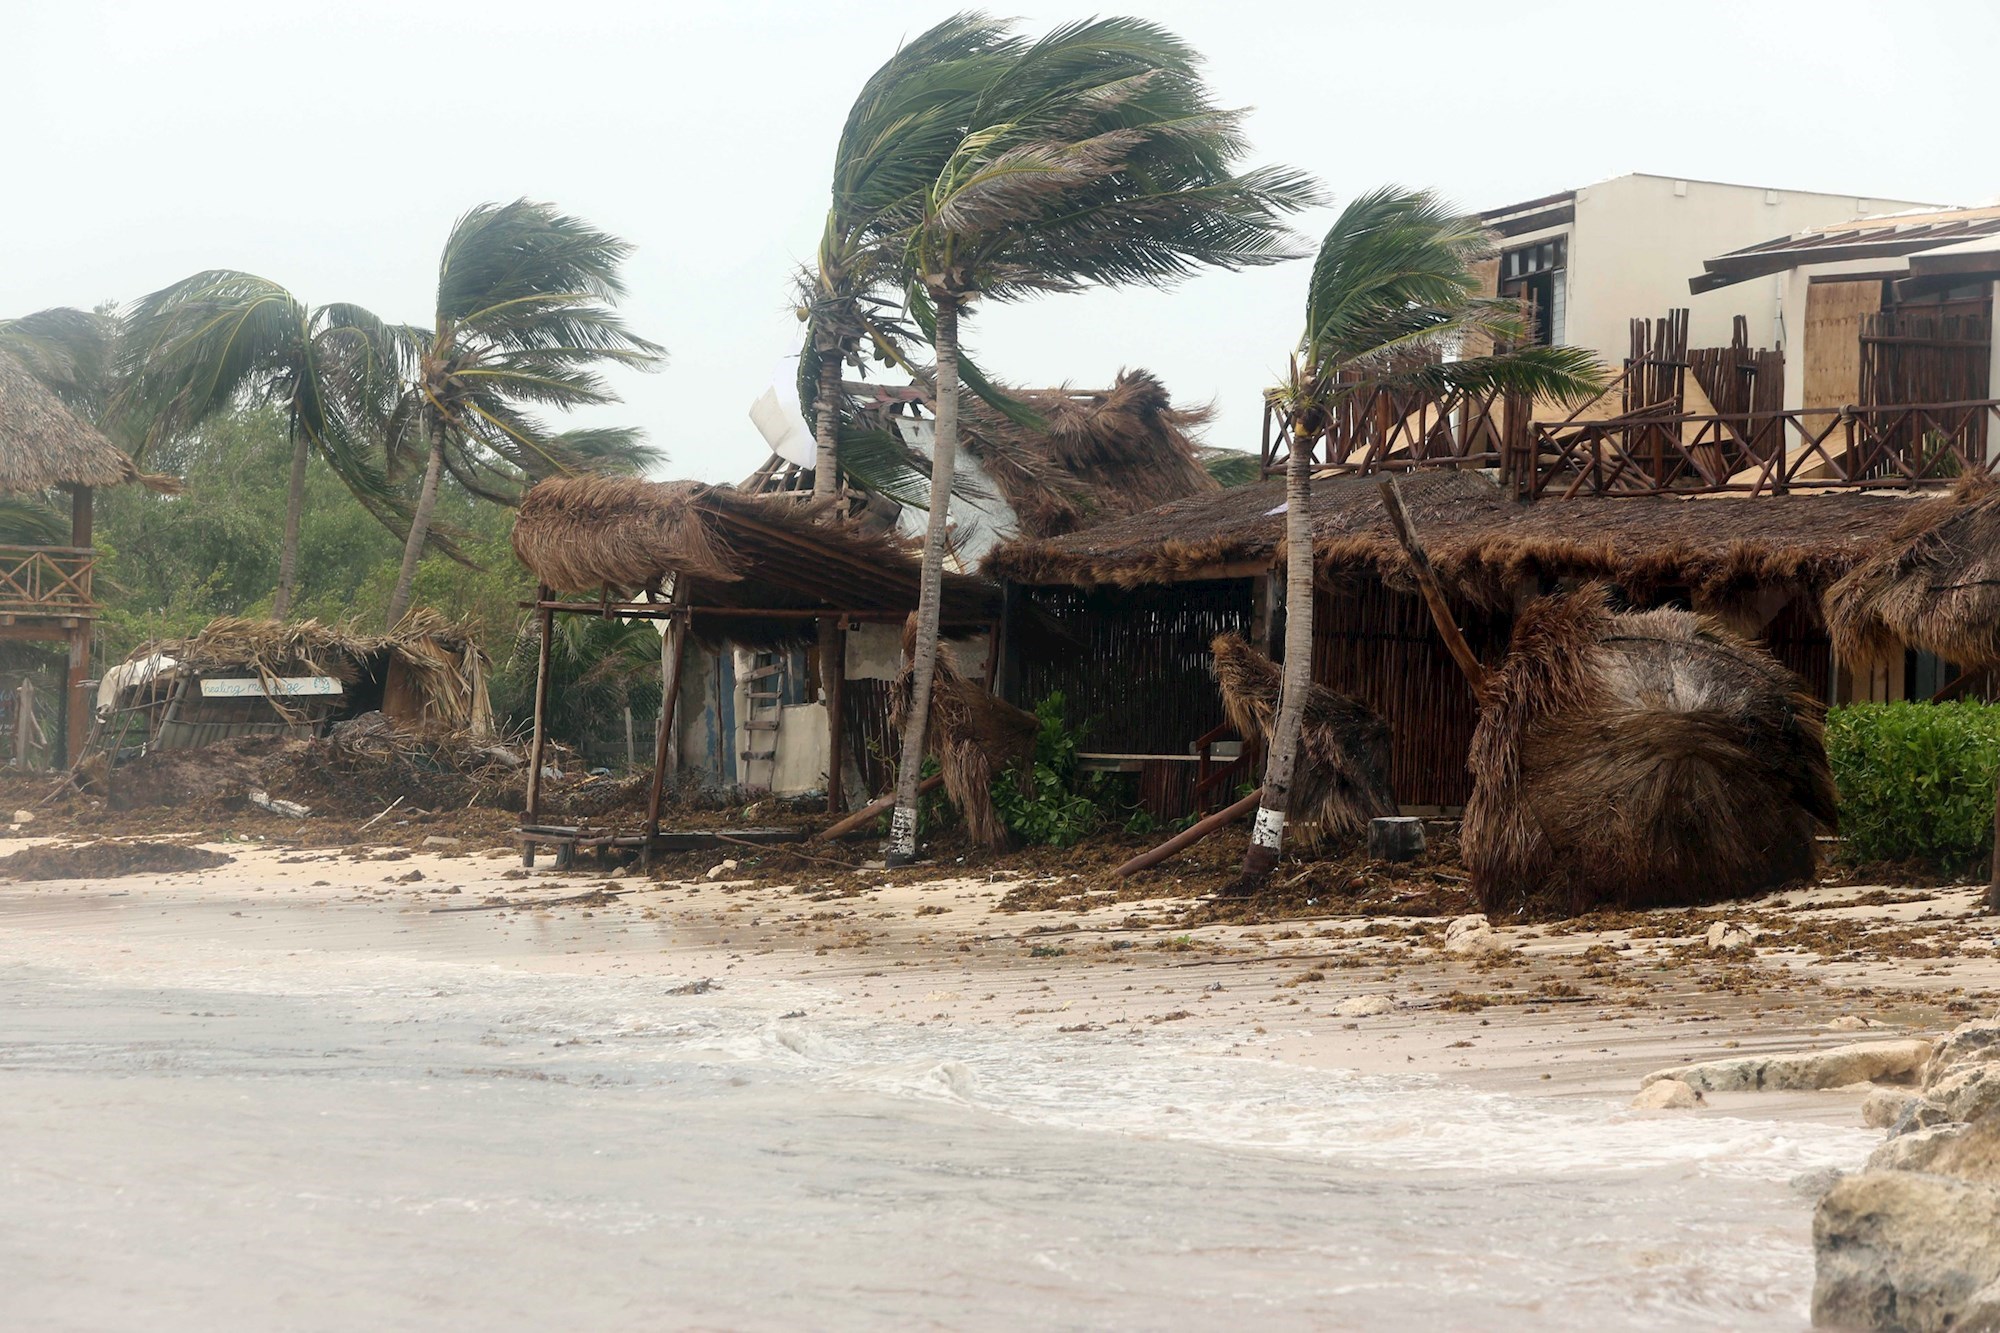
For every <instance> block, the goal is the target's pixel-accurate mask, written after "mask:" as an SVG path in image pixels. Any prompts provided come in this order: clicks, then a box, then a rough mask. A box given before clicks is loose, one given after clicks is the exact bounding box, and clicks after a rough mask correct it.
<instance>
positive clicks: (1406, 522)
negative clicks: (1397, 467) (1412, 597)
mask: <svg viewBox="0 0 2000 1333" xmlns="http://www.w3.org/2000/svg"><path fill="white" fill-rule="evenodd" d="M1382 507H1383V508H1384V509H1386V510H1388V511H1389V526H1390V527H1392V528H1394V529H1395V530H1396V540H1397V541H1399V542H1401V543H1402V545H1403V553H1404V554H1405V555H1407V556H1409V557H1410V565H1411V567H1412V568H1413V569H1414V570H1415V571H1416V575H1417V587H1418V589H1419V590H1420V591H1422V593H1423V595H1424V604H1425V605H1426V606H1428V607H1430V610H1431V619H1432V620H1434V621H1436V622H1437V627H1438V634H1439V635H1440V636H1442V637H1443V639H1444V646H1445V647H1446V648H1447V649H1448V650H1450V652H1451V658H1452V661H1454V662H1456V663H1458V669H1459V670H1460V671H1462V672H1464V673H1465V680H1466V683H1467V684H1468V685H1470V686H1472V692H1473V693H1474V694H1476V695H1480V696H1482V697H1483V696H1484V695H1485V693H1486V668H1485V666H1484V665H1482V664H1481V663H1480V661H1479V658H1478V656H1477V655H1476V654H1475V653H1474V652H1473V651H1472V645H1471V644H1469V643H1467V642H1466V641H1465V635H1464V633H1463V632H1461V631H1460V630H1459V628H1458V622H1457V621H1456V620H1454V619H1452V615H1451V606H1450V604H1449V603H1447V602H1446V601H1445V599H1444V589H1443V588H1441V587H1439V586H1438V578H1437V571H1436V570H1434V569H1432V568H1431V558H1430V556H1429V555H1428V554H1426V553H1425V551H1424V548H1423V545H1422V544H1421V543H1420V542H1418V540H1417V534H1416V532H1415V531H1414V530H1413V529H1412V528H1411V527H1410V516H1409V514H1408V513H1406V512H1404V509H1403V496H1402V493H1401V492H1400V491H1398V490H1397V489H1396V483H1395V482H1394V481H1392V480H1389V479H1387V478H1385V479H1384V480H1383V482H1382Z"/></svg>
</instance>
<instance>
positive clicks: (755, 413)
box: [750, 356, 818, 467]
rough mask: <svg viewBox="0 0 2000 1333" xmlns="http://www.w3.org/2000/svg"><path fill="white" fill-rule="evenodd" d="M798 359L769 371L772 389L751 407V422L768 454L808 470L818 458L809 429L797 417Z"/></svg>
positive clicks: (802, 420)
mask: <svg viewBox="0 0 2000 1333" xmlns="http://www.w3.org/2000/svg"><path fill="white" fill-rule="evenodd" d="M798 384H799V359H798V358H797V357H796V356H788V357H786V358H785V359H784V360H782V361H780V362H779V363H778V368H777V369H776V370H774V371H772V372H771V387H770V388H768V389H766V390H764V392H762V393H760V394H758V395H757V401H756V402H754V403H752V404H750V422H751V424H752V425H754V426H756V427H757V431H758V433H759V434H760V435H762V436H763V437H764V443H766V444H768V445H770V446H771V452H772V453H774V454H776V455H777V456H778V457H780V458H782V459H784V460H785V461H786V462H787V463H791V464H793V465H794V466H797V467H811V466H812V465H813V463H814V461H815V460H816V458H817V457H818V441H817V440H816V439H815V438H814V436H813V432H812V427H810V426H808V425H807V424H806V419H805V418H804V417H803V416H801V415H800V414H799V388H798Z"/></svg>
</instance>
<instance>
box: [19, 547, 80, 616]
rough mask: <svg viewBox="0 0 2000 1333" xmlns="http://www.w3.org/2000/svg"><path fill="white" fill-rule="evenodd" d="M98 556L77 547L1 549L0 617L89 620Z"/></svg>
mask: <svg viewBox="0 0 2000 1333" xmlns="http://www.w3.org/2000/svg"><path fill="white" fill-rule="evenodd" d="M96 564H97V553H96V552H95V551H94V550H91V549H89V548H87V547H75V546H0V614H6V615H59V616H87V615H91V614H93V613H94V612H95V611H96V610H97V604H96V603H95V602H94V601H92V600H91V596H90V576H91V572H92V570H93V569H94V568H95V567H96Z"/></svg>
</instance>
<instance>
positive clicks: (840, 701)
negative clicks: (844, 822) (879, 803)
mask: <svg viewBox="0 0 2000 1333" xmlns="http://www.w3.org/2000/svg"><path fill="white" fill-rule="evenodd" d="M819 672H820V677H821V679H822V680H824V681H825V683H826V812H827V813H828V814H830V815H837V814H839V813H840V809H841V806H842V805H844V804H845V802H844V801H843V800H842V797H843V796H845V794H846V793H844V792H843V791H842V790H841V781H840V775H841V765H842V764H843V763H845V762H846V759H847V716H846V703H847V627H846V626H845V625H843V624H841V622H840V620H839V619H838V618H837V617H831V616H830V617H828V618H826V619H824V620H822V621H820V622H819Z"/></svg>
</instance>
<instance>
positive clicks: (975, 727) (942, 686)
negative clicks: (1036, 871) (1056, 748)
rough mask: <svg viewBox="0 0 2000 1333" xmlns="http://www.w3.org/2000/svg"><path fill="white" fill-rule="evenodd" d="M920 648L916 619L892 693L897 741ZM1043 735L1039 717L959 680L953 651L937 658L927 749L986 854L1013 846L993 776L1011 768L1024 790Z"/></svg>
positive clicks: (908, 629)
mask: <svg viewBox="0 0 2000 1333" xmlns="http://www.w3.org/2000/svg"><path fill="white" fill-rule="evenodd" d="M916 641H917V621H916V617H915V616H911V617H910V618H909V619H908V620H907V621H905V622H904V624H903V669H902V670H901V671H899V672H897V673H896V679H895V682H894V683H893V684H892V685H891V686H890V690H889V707H890V714H889V717H890V721H891V722H892V723H894V725H895V728H896V731H897V733H898V734H899V735H900V734H901V733H902V730H903V725H904V724H905V723H906V722H907V721H908V720H909V716H910V700H911V697H912V694H913V691H912V690H911V688H910V685H911V662H912V659H913V657H914V654H915V649H916ZM1039 729H1040V725H1039V724H1038V723H1037V722H1036V720H1035V715H1034V714H1033V713H1030V712H1028V711H1026V710H1025V709H1021V708H1016V707H1015V706H1014V705H1013V704H1010V703H1008V702H1007V701H1006V700H1004V699H1001V698H998V697H996V696H994V695H992V694H989V693H987V692H986V691H985V690H984V689H982V688H980V687H979V686H978V685H975V684H974V683H973V682H971V681H969V680H967V679H966V678H965V677H964V676H962V675H960V674H959V671H958V667H957V665H956V664H955V663H954V662H953V661H952V659H951V653H950V652H949V651H942V650H941V651H940V652H939V653H938V655H937V667H936V669H935V670H934V671H933V672H932V674H931V711H930V722H929V725H928V726H926V727H925V729H924V744H925V746H926V747H927V748H928V749H929V751H930V755H931V757H932V758H933V759H936V760H937V762H938V771H939V772H940V773H941V774H943V776H944V789H945V794H946V795H948V796H949V797H950V798H951V803H952V805H954V806H955V807H957V809H958V813H959V817H960V818H962V819H963V820H965V827H966V831H967V832H968V833H969V834H971V836H972V840H973V841H974V842H976V843H978V844H979V845H980V846H982V847H996V848H997V847H1005V846H1006V845H1007V826H1006V825H1005V824H1004V823H1002V822H1001V819H1000V812H999V811H997V810H995V809H994V808H993V777H994V775H995V774H1004V773H1006V772H1007V771H1008V770H1009V769H1012V770H1014V773H1015V776H1016V779H1017V780H1018V781H1019V782H1020V783H1021V784H1022V787H1023V790H1024V791H1025V790H1026V785H1027V783H1028V781H1029V780H1030V779H1031V776H1032V772H1033V766H1034V760H1035V736H1036V733H1037V732H1038V730H1039Z"/></svg>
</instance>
